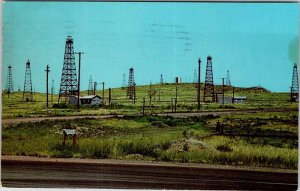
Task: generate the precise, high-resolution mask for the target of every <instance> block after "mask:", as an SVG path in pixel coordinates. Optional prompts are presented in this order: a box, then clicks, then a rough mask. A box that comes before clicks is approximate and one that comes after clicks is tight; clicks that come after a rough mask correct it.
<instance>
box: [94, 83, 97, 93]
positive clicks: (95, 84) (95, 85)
mask: <svg viewBox="0 0 300 191" xmlns="http://www.w3.org/2000/svg"><path fill="white" fill-rule="evenodd" d="M96 89H97V82H94V95H96Z"/></svg>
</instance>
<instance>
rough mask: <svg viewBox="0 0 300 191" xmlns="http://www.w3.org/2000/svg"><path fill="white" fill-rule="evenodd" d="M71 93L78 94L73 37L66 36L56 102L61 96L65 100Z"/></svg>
mask: <svg viewBox="0 0 300 191" xmlns="http://www.w3.org/2000/svg"><path fill="white" fill-rule="evenodd" d="M71 95H78V86H77V74H76V65H75V54H74V47H73V39H72V37H71V36H68V37H67V40H66V46H65V55H64V65H63V69H62V75H61V82H60V90H59V96H58V102H59V101H60V98H61V97H65V100H66V99H67V98H68V97H69V96H71Z"/></svg>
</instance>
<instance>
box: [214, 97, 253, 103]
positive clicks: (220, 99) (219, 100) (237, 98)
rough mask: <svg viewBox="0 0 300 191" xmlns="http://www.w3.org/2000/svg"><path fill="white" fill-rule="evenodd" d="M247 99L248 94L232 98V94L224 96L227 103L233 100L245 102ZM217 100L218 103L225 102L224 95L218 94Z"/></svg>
mask: <svg viewBox="0 0 300 191" xmlns="http://www.w3.org/2000/svg"><path fill="white" fill-rule="evenodd" d="M246 100H247V97H246V96H234V98H232V97H231V96H224V103H225V104H228V103H232V101H233V102H234V103H243V102H245V101H246ZM217 102H218V103H223V96H222V95H218V96H217Z"/></svg>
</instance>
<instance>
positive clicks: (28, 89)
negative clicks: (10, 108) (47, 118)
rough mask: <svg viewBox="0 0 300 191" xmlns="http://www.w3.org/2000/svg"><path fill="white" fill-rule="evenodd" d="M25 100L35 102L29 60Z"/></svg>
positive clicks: (28, 62) (27, 63)
mask: <svg viewBox="0 0 300 191" xmlns="http://www.w3.org/2000/svg"><path fill="white" fill-rule="evenodd" d="M23 100H25V101H32V100H33V96H32V80H31V69H30V61H29V60H27V62H26V69H25V81H24V90H23Z"/></svg>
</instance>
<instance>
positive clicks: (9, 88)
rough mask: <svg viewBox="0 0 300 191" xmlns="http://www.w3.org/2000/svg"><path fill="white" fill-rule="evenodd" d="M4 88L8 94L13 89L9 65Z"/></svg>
mask: <svg viewBox="0 0 300 191" xmlns="http://www.w3.org/2000/svg"><path fill="white" fill-rule="evenodd" d="M5 90H6V91H7V93H8V94H9V93H11V92H13V91H14V83H13V78H12V69H11V65H9V66H8V75H7V80H6V88H5Z"/></svg>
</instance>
